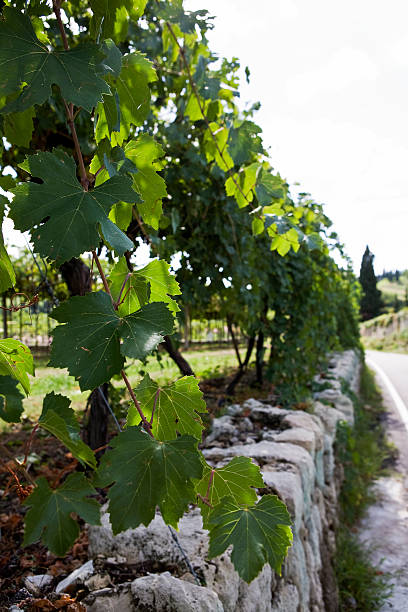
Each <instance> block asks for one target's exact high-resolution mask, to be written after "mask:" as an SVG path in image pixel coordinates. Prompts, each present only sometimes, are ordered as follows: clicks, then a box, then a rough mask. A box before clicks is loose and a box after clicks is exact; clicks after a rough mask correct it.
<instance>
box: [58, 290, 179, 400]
mask: <svg viewBox="0 0 408 612" xmlns="http://www.w3.org/2000/svg"><path fill="white" fill-rule="evenodd" d="M51 316H52V317H53V318H54V319H56V320H57V321H58V322H59V323H66V325H58V326H57V327H56V328H55V329H54V331H53V342H52V345H51V359H50V365H51V366H53V367H57V368H68V371H69V373H70V374H71V375H72V376H75V378H76V379H77V380H78V381H79V386H80V388H81V390H82V391H83V390H85V389H94V388H95V387H98V386H99V385H100V384H102V383H103V382H106V381H107V380H110V379H111V378H112V376H114V375H115V374H119V373H120V371H121V369H122V367H123V364H124V356H127V357H133V358H135V359H144V358H145V357H146V356H147V355H148V353H149V352H150V351H152V350H153V349H155V348H156V347H157V345H158V344H159V343H160V342H161V341H162V340H163V336H164V335H166V334H168V333H171V331H172V329H173V317H172V315H171V313H170V312H169V311H168V309H167V308H166V306H165V304H163V303H155V304H148V305H147V306H145V307H143V308H141V309H140V310H139V311H138V312H135V313H133V314H132V315H130V316H126V317H123V318H121V317H119V315H118V313H117V312H116V311H115V310H114V308H113V305H112V300H111V298H110V296H109V295H108V294H107V293H105V292H104V291H99V292H97V293H89V294H87V295H85V296H76V297H72V298H70V299H69V300H67V301H66V302H64V303H63V304H61V305H60V306H58V307H57V308H55V309H54V310H53V312H52V314H51ZM121 339H122V340H123V343H122V344H121Z"/></svg>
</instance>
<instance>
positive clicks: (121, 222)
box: [109, 202, 133, 231]
mask: <svg viewBox="0 0 408 612" xmlns="http://www.w3.org/2000/svg"><path fill="white" fill-rule="evenodd" d="M132 213H133V204H128V203H127V202H118V203H117V204H115V206H114V207H113V208H112V210H111V211H110V213H109V219H110V220H111V221H112V222H113V223H114V224H115V225H117V226H118V228H119V229H121V230H122V231H126V230H127V228H128V227H129V225H130V223H131V221H132V216H133V215H132Z"/></svg>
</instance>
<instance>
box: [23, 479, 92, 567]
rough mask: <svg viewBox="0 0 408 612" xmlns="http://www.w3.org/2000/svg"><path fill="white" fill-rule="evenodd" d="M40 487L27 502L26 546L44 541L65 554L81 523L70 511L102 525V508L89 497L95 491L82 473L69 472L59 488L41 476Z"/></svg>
mask: <svg viewBox="0 0 408 612" xmlns="http://www.w3.org/2000/svg"><path fill="white" fill-rule="evenodd" d="M36 484H37V487H36V488H35V489H34V491H33V492H32V493H31V495H30V496H29V497H27V499H26V500H25V501H24V503H23V505H24V506H30V509H29V511H28V512H27V514H26V517H25V533H24V546H28V545H29V544H33V543H34V542H38V541H39V540H40V539H41V541H42V542H43V543H44V544H45V545H46V546H47V547H48V548H49V550H50V551H51V552H53V553H54V554H55V555H58V556H63V555H64V554H65V553H66V552H67V550H68V549H69V548H70V547H71V546H72V544H73V543H74V542H75V540H76V538H77V537H78V535H79V526H78V523H77V522H76V521H75V520H74V519H73V518H71V516H70V515H71V512H75V513H76V514H79V516H81V517H82V518H83V519H84V520H85V521H86V522H87V523H91V525H99V524H100V508H99V504H98V502H97V501H96V500H95V499H87V497H88V496H89V495H95V493H96V491H95V489H94V488H93V487H92V485H91V484H90V482H89V481H88V480H87V479H86V478H85V476H84V475H83V474H79V473H75V474H70V475H69V476H68V478H67V479H66V481H65V482H64V484H63V485H62V486H61V487H59V488H58V489H51V488H50V486H49V485H48V482H47V480H46V479H45V478H44V477H41V478H39V479H38V480H37V483H36Z"/></svg>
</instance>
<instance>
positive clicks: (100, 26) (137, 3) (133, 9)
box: [90, 0, 147, 39]
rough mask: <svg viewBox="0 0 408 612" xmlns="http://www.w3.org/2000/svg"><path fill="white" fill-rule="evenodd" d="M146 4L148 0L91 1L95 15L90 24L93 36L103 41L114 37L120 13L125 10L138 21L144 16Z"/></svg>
mask: <svg viewBox="0 0 408 612" xmlns="http://www.w3.org/2000/svg"><path fill="white" fill-rule="evenodd" d="M146 2H147V0H90V6H91V9H92V13H93V16H92V19H91V24H90V33H91V36H93V37H94V38H98V36H100V37H101V38H102V39H104V38H110V37H111V36H114V35H115V22H116V20H117V17H118V11H119V10H120V9H125V10H126V13H127V15H129V17H131V18H132V19H134V20H137V19H138V18H139V17H141V16H142V15H143V13H144V9H145V6H146ZM126 32H127V28H126ZM125 35H126V34H125Z"/></svg>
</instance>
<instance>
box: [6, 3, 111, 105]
mask: <svg viewBox="0 0 408 612" xmlns="http://www.w3.org/2000/svg"><path fill="white" fill-rule="evenodd" d="M3 15H4V17H5V19H4V20H2V21H1V22H0V75H1V76H0V96H5V95H8V94H12V93H15V92H18V91H20V89H21V86H22V85H23V84H25V87H24V88H23V90H22V91H21V93H20V95H19V96H18V97H17V99H16V100H13V101H12V102H9V103H8V104H6V106H5V107H4V108H2V109H1V112H2V113H5V114H7V113H14V112H21V111H24V110H26V109H27V108H29V107H30V106H33V105H34V104H42V103H43V102H45V100H46V99H47V98H48V97H49V96H50V95H51V86H52V85H53V84H55V85H58V86H59V88H60V90H61V94H62V96H63V98H64V99H65V100H67V101H68V102H72V103H73V104H75V105H77V106H81V107H82V108H85V109H86V110H88V111H91V110H92V108H93V107H94V106H96V104H97V103H98V101H99V100H101V99H102V94H109V93H110V89H109V85H108V84H107V83H106V82H105V81H104V80H103V79H102V78H101V77H100V76H98V74H97V72H96V67H97V64H98V63H99V61H100V59H101V58H102V57H103V55H102V53H101V52H100V51H99V47H98V46H97V45H93V44H87V45H86V46H83V47H77V48H75V49H70V50H69V51H65V50H64V51H51V52H50V51H49V50H48V48H47V45H46V44H45V43H43V42H41V41H40V40H39V39H38V38H37V36H36V34H35V32H34V29H33V26H32V24H31V21H30V18H29V17H28V16H27V15H24V14H23V13H21V12H20V11H19V10H17V9H15V8H11V7H6V8H4V10H3Z"/></svg>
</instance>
